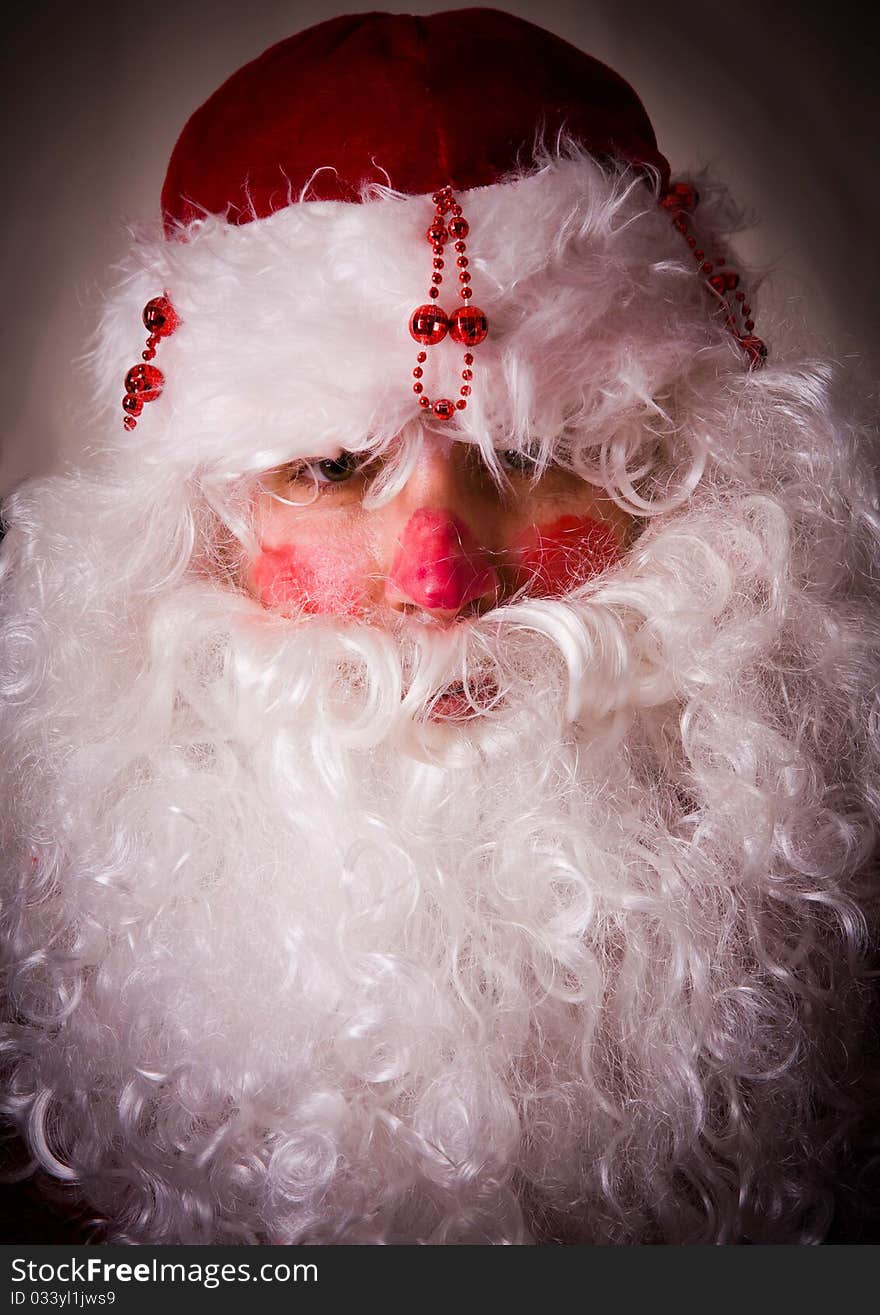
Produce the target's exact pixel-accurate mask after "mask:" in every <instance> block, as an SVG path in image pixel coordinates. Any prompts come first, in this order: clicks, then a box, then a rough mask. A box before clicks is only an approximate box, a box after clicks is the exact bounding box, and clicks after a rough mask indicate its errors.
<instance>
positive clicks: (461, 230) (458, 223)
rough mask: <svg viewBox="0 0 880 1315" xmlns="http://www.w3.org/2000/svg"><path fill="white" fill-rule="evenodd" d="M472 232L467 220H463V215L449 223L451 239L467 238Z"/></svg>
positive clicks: (457, 216)
mask: <svg viewBox="0 0 880 1315" xmlns="http://www.w3.org/2000/svg"><path fill="white" fill-rule="evenodd" d="M470 231H471V226H470V224H469V223H468V221H467V220H466V219H462V217H461V215H456V216H455V218H454V219H450V221H449V236H450V237H457V238H465V237H467V235H468V233H469V232H470ZM456 250H457V248H456Z"/></svg>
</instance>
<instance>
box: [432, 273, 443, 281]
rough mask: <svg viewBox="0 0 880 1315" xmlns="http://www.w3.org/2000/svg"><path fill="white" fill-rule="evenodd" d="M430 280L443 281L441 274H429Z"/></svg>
mask: <svg viewBox="0 0 880 1315" xmlns="http://www.w3.org/2000/svg"><path fill="white" fill-rule="evenodd" d="M431 282H432V283H442V282H443V275H442V274H432V275H431Z"/></svg>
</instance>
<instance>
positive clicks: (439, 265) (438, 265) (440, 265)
mask: <svg viewBox="0 0 880 1315" xmlns="http://www.w3.org/2000/svg"><path fill="white" fill-rule="evenodd" d="M434 268H435V269H442V268H443V261H442V260H441V259H440V257H439V256H438V257H437V259H436V260H435V261H434Z"/></svg>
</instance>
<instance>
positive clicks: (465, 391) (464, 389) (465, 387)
mask: <svg viewBox="0 0 880 1315" xmlns="http://www.w3.org/2000/svg"><path fill="white" fill-rule="evenodd" d="M458 391H459V392H460V393H461V395H462V397H470V392H471V390H470V385H469V384H462V386H461V388H459V390H458Z"/></svg>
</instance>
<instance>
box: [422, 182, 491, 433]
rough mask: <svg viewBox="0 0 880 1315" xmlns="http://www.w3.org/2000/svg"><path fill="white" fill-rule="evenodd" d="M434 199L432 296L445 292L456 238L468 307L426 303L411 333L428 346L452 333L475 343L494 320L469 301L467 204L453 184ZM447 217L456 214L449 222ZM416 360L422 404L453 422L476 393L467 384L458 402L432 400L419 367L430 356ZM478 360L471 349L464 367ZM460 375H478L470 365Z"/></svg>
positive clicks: (430, 236) (461, 290) (464, 341)
mask: <svg viewBox="0 0 880 1315" xmlns="http://www.w3.org/2000/svg"><path fill="white" fill-rule="evenodd" d="M431 200H432V201H433V204H434V208H435V213H434V218H433V220H432V222H431V225H430V227H429V228H428V230H427V233H426V237H427V240H428V242H429V243H430V246H431V250H432V251H433V253H434V260H433V262H432V264H433V269H434V273H433V274H432V275H431V286H430V287H429V288H428V296H429V297H432V298H438V297H439V295H440V285H441V284H442V282H443V275H442V273H441V272H440V271H441V270H443V269H444V268H445V264H444V260H443V253H444V250H445V245H446V243H447V242H449V241H451V240H452V239H455V241H454V250H455V251H456V252H457V253H458V255H457V258H456V262H455V263H456V268H457V269H458V270H459V271H460V272H459V275H458V279H459V283H460V285H461V286H460V287H459V296H460V297H461V299H462V301H463V303H464V305H462V306H459V307H457V309H456V310H454V311H453V312H452V314H451V315H448V316H447V314H446V312H445V311H443V310H441V308H440V307H439V306H438V305H437V304H436V302H435V304H433V305H432V304H430V303H426V304H425V305H422V306H417V307H416V309H415V310H414V311H413V313H412V315H411V316H410V321H409V331H410V336H411V337H413V338H414V339H415V340H416V342H418V343H422V344H423V345H424V346H426V347H434V346H436V344H437V343H439V342H441V341H442V340H443V338H445V336H446V334H447V333H448V334H449V336H450V337H451V338H452V339H454V341H455V342H458V343H461V345H462V346H465V347H475V346H477V344H478V343H481V342H482V341H483V340H484V338H485V337H486V335H487V334H488V332H489V321H488V319H487V317H486V314H485V312H484V311H481V310H480V309H479V307H477V306H471V305H469V304H468V303H469V299H470V298H471V297H472V296H473V289H472V288H471V287H470V283H471V278H472V276H471V274H470V273H469V271H468V269H467V266H468V264H469V261H468V258H467V257H466V256H465V254H464V253H465V251H466V250H467V243H466V242H465V238H466V237H467V235H468V233H469V232H470V226H469V224H468V222H467V220H466V219H465V218H464V217H463V215H462V208H461V206H460V205H459V204H458V202H457V201H456V200H455V197H454V195H453V192H452V188H451V187H450V186H446V187H441V188H440V189H439V190H438V191H436V192H435V193H434V194H433V196H432V198H431ZM445 215H450V216H451V217H450V218H449V219H448V220H445V219H444V216H445ZM416 359H417V361H418V362H419V364H418V366H416V368H415V369H414V370H413V377H414V378H415V379H416V380H417V382H416V383H414V384H413V386H412V387H413V392H414V393H416V394H417V396H418V401H419V406H420V407H421V408H422V409H423V410H425V411H427V410H430V411H431V414H432V415H433V416H434V417H435V419H437V420H451V419H452V418H453V416H454V415H455V412H456V411H463V410H464V409H465V407H466V406H467V397H468V396H469V395H470V392H471V390H470V388H469V387H468V386H467V384H465V385H464V386H463V387H462V388H461V389H460V394H461V395H460V397H459V398H458V400H457V401H455V402H453V401H452V400H451V399H450V398H448V397H441V398H439V399H438V400H437V401H433V402H432V401H431V399H430V397H427V396H426V395H425V391H424V385H423V384H422V383H421V382H420V381H421V378H422V375H423V373H424V372H423V370H422V369H421V368H420V367H421V365H422V364H423V362H424V361H425V360H426V359H427V353H426V352H419V354H418V356H417V358H416ZM473 361H474V358H473V355H472V353H471V352H466V353H465V357H464V363H465V366H466V367H470V366H471V365H473ZM461 377H462V378H463V379H466V380H470V379H472V378H473V371H472V370H471V369H470V368H466V369H465V370H463V371H462V376H461Z"/></svg>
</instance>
